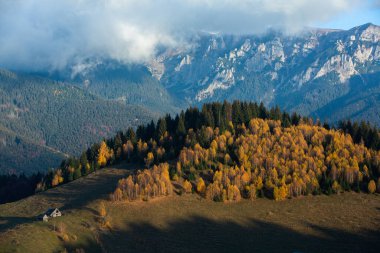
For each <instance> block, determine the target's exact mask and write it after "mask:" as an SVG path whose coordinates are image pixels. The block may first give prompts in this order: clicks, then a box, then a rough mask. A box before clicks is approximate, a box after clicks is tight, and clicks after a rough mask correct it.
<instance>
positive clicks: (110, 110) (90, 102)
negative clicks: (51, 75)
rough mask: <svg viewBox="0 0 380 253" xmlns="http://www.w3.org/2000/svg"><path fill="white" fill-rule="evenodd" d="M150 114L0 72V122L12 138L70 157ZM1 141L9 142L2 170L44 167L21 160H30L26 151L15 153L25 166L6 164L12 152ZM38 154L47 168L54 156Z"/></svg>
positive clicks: (50, 83) (72, 89) (73, 89)
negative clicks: (44, 159) (44, 157)
mask: <svg viewBox="0 0 380 253" xmlns="http://www.w3.org/2000/svg"><path fill="white" fill-rule="evenodd" d="M156 116H157V115H156V114H154V113H151V112H150V111H148V110H146V109H143V108H142V107H139V106H134V105H126V104H124V103H120V102H118V101H111V100H105V99H101V98H99V97H97V96H95V95H92V94H91V93H89V92H88V91H85V90H82V89H80V88H78V87H75V86H72V85H69V84H65V83H59V82H54V81H51V80H48V79H44V78H38V77H33V76H28V75H16V74H15V73H12V72H9V71H4V70H1V71H0V125H2V127H3V128H4V129H7V131H8V132H11V133H13V135H15V138H18V139H21V140H28V141H29V142H33V144H34V146H41V147H49V148H51V149H54V150H57V151H59V152H62V153H66V154H71V155H75V154H78V153H79V152H80V151H82V150H84V149H86V148H87V147H88V146H89V145H90V144H92V143H94V142H97V141H99V140H100V139H102V138H107V137H109V136H112V135H114V134H115V133H116V132H117V131H119V130H121V129H125V128H127V127H131V126H132V127H133V126H137V125H140V124H141V123H145V122H148V121H149V120H151V119H152V118H155V117H156ZM6 143H8V144H9V145H6V147H5V149H4V155H3V157H4V159H3V160H1V161H0V164H2V167H3V170H11V169H16V170H17V172H26V173H30V172H32V171H36V170H41V171H46V170H47V166H46V167H45V168H42V167H41V166H40V165H38V164H33V163H27V160H28V159H29V160H30V161H33V155H34V154H32V153H28V152H27V151H26V152H25V153H23V154H20V157H23V156H24V157H25V159H23V158H21V159H23V160H24V162H25V164H24V165H25V166H24V165H23V166H15V165H14V164H9V162H8V160H7V159H9V158H11V157H13V155H12V153H15V152H16V150H15V149H14V148H13V147H14V145H10V143H11V142H6ZM31 147H32V146H30V147H26V149H31ZM39 150H41V148H40V149H39ZM20 151H22V150H20ZM50 153H51V152H50ZM41 154H42V153H41ZM43 156H46V157H47V159H48V160H46V164H47V165H49V166H50V165H51V162H49V159H50V160H51V159H53V160H54V156H53V157H50V156H49V152H48V153H44V154H43ZM41 158H42V157H41ZM41 161H42V159H41ZM57 165H59V164H55V166H57Z"/></svg>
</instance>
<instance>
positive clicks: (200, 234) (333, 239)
mask: <svg viewBox="0 0 380 253" xmlns="http://www.w3.org/2000/svg"><path fill="white" fill-rule="evenodd" d="M306 226H307V225H306ZM127 227H128V228H129V229H128V230H125V231H114V232H112V233H104V234H102V236H101V238H100V240H101V244H102V245H103V247H104V248H105V250H106V251H107V252H126V251H128V252H192V253H193V252H208V253H210V252H378V249H379V239H380V232H379V230H377V231H372V230H362V231H360V233H351V232H347V231H342V230H338V229H330V228H326V227H320V226H317V225H309V226H308V227H309V228H310V229H311V230H314V231H315V232H317V234H318V235H320V236H316V235H315V233H313V234H310V233H309V234H306V233H303V232H299V231H296V230H294V229H292V228H289V227H284V226H282V225H278V224H274V223H269V222H265V221H262V220H255V219H252V220H250V221H248V222H247V223H246V224H244V225H240V224H237V223H234V222H216V221H214V220H210V219H208V218H204V217H200V216H194V217H190V218H189V219H187V220H180V221H173V222H172V223H171V224H169V225H168V227H166V228H157V227H154V226H152V225H151V224H148V223H143V224H142V223H139V224H138V223H132V224H128V226H127ZM307 231H310V230H309V229H307ZM82 248H84V249H86V245H82Z"/></svg>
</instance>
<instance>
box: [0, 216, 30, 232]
mask: <svg viewBox="0 0 380 253" xmlns="http://www.w3.org/2000/svg"><path fill="white" fill-rule="evenodd" d="M36 220H37V217H36V218H31V217H0V233H1V232H4V231H6V230H9V229H12V228H14V227H16V226H18V225H22V224H28V223H31V222H33V221H36Z"/></svg>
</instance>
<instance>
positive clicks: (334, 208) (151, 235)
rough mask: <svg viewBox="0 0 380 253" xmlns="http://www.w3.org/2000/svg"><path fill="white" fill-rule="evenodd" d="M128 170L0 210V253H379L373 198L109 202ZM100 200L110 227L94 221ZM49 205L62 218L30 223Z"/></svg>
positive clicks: (378, 215) (379, 204)
mask: <svg viewBox="0 0 380 253" xmlns="http://www.w3.org/2000/svg"><path fill="white" fill-rule="evenodd" d="M132 168H136V166H133V165H131V166H129V165H120V166H119V167H117V168H115V167H113V168H106V169H103V170H101V171H98V172H96V173H95V174H92V175H89V176H87V177H85V178H81V179H79V180H76V181H74V182H71V183H69V184H66V185H64V186H60V187H57V188H55V189H50V190H48V191H46V192H43V193H39V194H37V195H34V196H32V197H29V198H27V199H24V200H21V201H18V202H14V203H9V204H5V205H0V252H64V250H65V249H66V250H68V252H75V250H79V249H81V250H82V251H77V252H179V251H181V252H199V251H201V252H231V251H239V252H253V251H254V252H296V251H297V252H377V249H378V247H377V244H378V238H379V236H380V232H379V226H380V223H379V221H380V212H379V210H380V201H379V195H368V194H357V193H352V192H351V193H344V194H341V195H334V196H324V195H321V196H307V197H300V198H296V199H291V200H288V201H285V202H275V201H271V200H268V199H257V200H255V201H248V200H243V201H241V202H239V203H230V204H225V203H220V202H213V201H208V200H204V199H203V198H199V197H198V196H197V195H195V194H190V195H187V194H186V195H182V196H177V195H172V196H169V197H165V198H158V199H155V200H151V201H148V202H121V203H112V202H109V201H107V199H108V193H109V192H110V191H112V189H113V188H114V185H115V184H116V182H117V181H118V179H120V178H122V177H125V176H127V175H128V174H129V173H130V172H129V169H132ZM101 201H103V202H104V203H105V208H106V212H107V219H108V220H109V227H103V226H102V225H101V223H100V222H99V218H100V217H99V213H98V210H99V205H100V202H101ZM50 207H59V208H61V210H62V211H63V214H64V216H62V217H60V218H56V219H55V220H51V221H49V222H48V223H44V222H40V221H36V220H35V216H36V215H38V214H40V213H42V212H44V211H45V210H46V209H47V208H50ZM364 213H365V215H358V214H364ZM61 223H62V224H64V225H63V226H62V225H61ZM62 227H65V229H63V230H64V231H63V232H58V231H57V230H59V229H61V228H62ZM65 235H66V236H65Z"/></svg>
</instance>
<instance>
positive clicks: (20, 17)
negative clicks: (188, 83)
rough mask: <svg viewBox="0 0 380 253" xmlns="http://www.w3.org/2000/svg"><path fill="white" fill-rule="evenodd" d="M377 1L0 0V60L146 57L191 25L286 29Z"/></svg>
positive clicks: (36, 62) (25, 63)
mask: <svg viewBox="0 0 380 253" xmlns="http://www.w3.org/2000/svg"><path fill="white" fill-rule="evenodd" d="M376 2H378V1H370V0H368V1H365V2H364V3H363V1H362V3H360V1H357V0H309V1H303V0H289V1H282V0H181V1H173V0H110V1H104V0H56V1H51V0H23V1H21V0H2V1H1V2H0V10H1V15H0V45H1V47H0V67H3V68H10V69H15V70H46V69H48V70H55V69H62V68H64V67H66V66H67V65H68V64H70V65H76V64H79V63H82V62H83V60H84V59H87V58H97V57H105V58H112V59H115V60H120V61H123V62H142V61H146V60H147V59H150V58H151V57H152V55H153V54H154V53H155V50H156V48H157V46H158V45H165V46H176V47H178V46H179V45H186V44H187V42H186V41H187V38H188V37H190V36H191V34H192V33H193V32H198V31H207V32H220V33H230V34H248V33H250V34H252V33H254V34H257V33H261V32H263V31H265V30H267V29H268V28H271V27H272V28H281V29H283V31H286V32H288V33H294V32H297V31H299V30H300V29H302V28H303V27H305V26H312V25H313V24H318V23H321V22H325V21H326V22H327V21H329V20H331V19H332V18H333V17H335V16H336V15H340V14H344V13H346V12H350V11H351V10H352V9H353V8H358V7H360V6H364V5H369V4H376Z"/></svg>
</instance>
